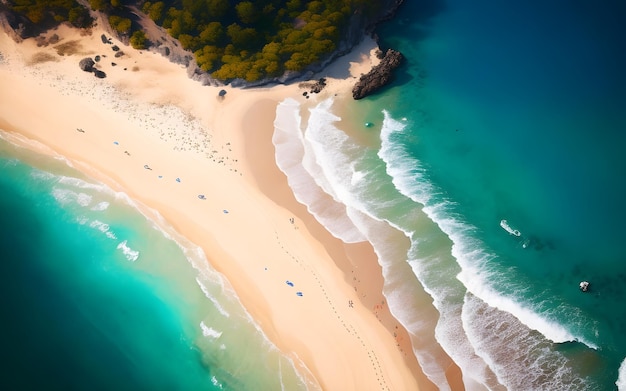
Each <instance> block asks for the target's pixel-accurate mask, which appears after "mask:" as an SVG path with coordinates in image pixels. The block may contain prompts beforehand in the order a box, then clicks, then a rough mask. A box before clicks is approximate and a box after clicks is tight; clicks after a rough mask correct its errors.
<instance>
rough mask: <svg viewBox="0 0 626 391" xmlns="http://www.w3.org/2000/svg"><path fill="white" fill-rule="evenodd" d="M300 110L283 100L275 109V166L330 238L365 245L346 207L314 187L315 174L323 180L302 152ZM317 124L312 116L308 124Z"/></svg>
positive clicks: (312, 161) (293, 103)
mask: <svg viewBox="0 0 626 391" xmlns="http://www.w3.org/2000/svg"><path fill="white" fill-rule="evenodd" d="M299 110H300V105H299V103H298V102H296V101H295V100H293V99H286V100H285V101H283V102H281V103H280V104H279V105H278V107H277V109H276V119H275V121H274V135H273V137H272V142H273V144H274V146H275V147H276V164H277V166H278V168H280V170H281V171H282V172H283V173H285V175H286V176H287V180H288V182H289V186H290V187H291V188H292V190H293V192H294V195H295V197H296V199H297V200H298V201H299V202H300V203H302V204H303V205H306V207H307V209H308V210H309V212H310V213H311V214H312V215H313V216H315V217H316V218H317V220H318V221H320V222H321V223H322V224H323V225H324V226H325V227H327V229H328V231H329V232H330V233H331V234H332V235H333V236H335V237H337V238H339V239H341V240H343V241H344V242H346V243H355V242H361V241H364V240H365V238H364V237H363V235H362V234H361V233H360V232H359V230H358V229H357V228H356V227H355V226H354V224H353V223H352V222H351V221H350V219H349V218H348V217H347V215H346V210H345V205H343V204H342V203H340V202H337V201H336V200H334V199H333V198H332V197H329V195H328V193H326V192H325V191H324V190H323V189H322V188H321V187H320V185H319V183H317V182H319V181H322V179H318V178H316V177H314V176H312V174H311V172H315V173H318V175H317V177H323V175H319V172H320V168H319V166H316V165H315V160H314V158H313V159H310V157H311V155H310V153H307V152H306V150H305V146H304V139H303V135H302V129H301V126H302V124H301V120H302V119H301V116H300V112H299ZM316 120H317V118H313V114H312V118H311V119H310V120H309V123H312V122H314V121H316ZM306 157H309V165H308V169H305V168H304V166H303V164H302V161H303V159H305V158H306Z"/></svg>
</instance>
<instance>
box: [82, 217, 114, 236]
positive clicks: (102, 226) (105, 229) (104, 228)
mask: <svg viewBox="0 0 626 391" xmlns="http://www.w3.org/2000/svg"><path fill="white" fill-rule="evenodd" d="M89 226H90V227H91V228H95V229H97V230H98V231H100V232H102V233H103V234H105V235H106V236H107V238H109V239H117V236H115V233H113V232H112V231H111V227H110V226H109V224H107V223H104V222H102V221H100V220H93V221H92V222H91V223H89Z"/></svg>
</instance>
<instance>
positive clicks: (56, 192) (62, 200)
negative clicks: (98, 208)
mask: <svg viewBox="0 0 626 391" xmlns="http://www.w3.org/2000/svg"><path fill="white" fill-rule="evenodd" d="M51 194H52V196H53V197H54V199H55V200H57V202H58V203H59V204H60V205H63V206H67V205H70V204H77V205H80V206H82V207H86V206H89V204H91V200H92V198H93V197H92V196H91V195H89V194H86V193H77V192H75V191H72V190H69V189H61V188H58V187H55V188H53V189H52V192H51Z"/></svg>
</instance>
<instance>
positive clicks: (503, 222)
mask: <svg viewBox="0 0 626 391" xmlns="http://www.w3.org/2000/svg"><path fill="white" fill-rule="evenodd" d="M500 227H502V229H504V230H505V231H506V232H508V233H510V234H511V235H515V236H521V235H522V233H521V232H520V231H519V230H516V229H514V228H513V227H511V226H510V225H509V223H508V222H507V221H506V220H501V221H500Z"/></svg>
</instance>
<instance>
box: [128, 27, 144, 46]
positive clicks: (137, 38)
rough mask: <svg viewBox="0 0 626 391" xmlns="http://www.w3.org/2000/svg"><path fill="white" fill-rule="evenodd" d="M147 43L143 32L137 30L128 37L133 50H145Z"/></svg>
mask: <svg viewBox="0 0 626 391" xmlns="http://www.w3.org/2000/svg"><path fill="white" fill-rule="evenodd" d="M147 43H148V38H147V37H146V33H144V32H143V30H137V31H135V32H134V33H133V35H131V36H130V45H131V46H132V47H134V48H135V49H139V50H141V49H145V48H146V44H147Z"/></svg>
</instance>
